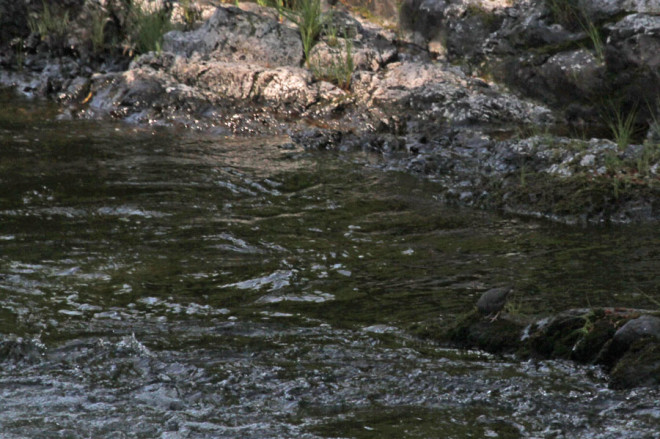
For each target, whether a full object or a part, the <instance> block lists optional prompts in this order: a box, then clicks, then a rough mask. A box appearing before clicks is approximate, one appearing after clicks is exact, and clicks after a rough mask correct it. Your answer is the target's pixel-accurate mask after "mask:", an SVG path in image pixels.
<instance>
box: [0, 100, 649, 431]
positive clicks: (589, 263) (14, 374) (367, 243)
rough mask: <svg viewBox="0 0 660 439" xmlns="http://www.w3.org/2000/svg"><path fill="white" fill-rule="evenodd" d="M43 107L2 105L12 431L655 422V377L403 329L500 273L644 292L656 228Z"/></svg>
mask: <svg viewBox="0 0 660 439" xmlns="http://www.w3.org/2000/svg"><path fill="white" fill-rule="evenodd" d="M5 100H6V99H5ZM3 104H7V105H9V104H8V103H7V102H3ZM49 111H50V110H48V109H44V107H39V106H37V107H34V106H33V105H31V104H30V105H28V104H25V103H23V104H22V106H21V107H19V108H14V109H12V110H11V111H7V112H5V113H4V114H2V115H1V116H0V142H1V143H0V144H1V145H2V146H1V148H0V224H1V228H0V249H1V251H0V294H2V304H1V306H0V335H2V339H4V340H5V343H4V344H3V348H2V358H3V362H2V363H0V392H1V395H2V401H3V404H2V407H0V426H2V432H3V433H2V435H1V436H2V437H8V438H14V437H33V438H39V437H44V438H46V437H49V438H50V437H81V438H83V437H90V436H91V437H145V438H147V437H168V438H170V437H172V438H173V437H184V438H186V437H190V438H205V437H208V438H217V437H241V438H247V437H254V438H261V437H308V438H314V437H356V438H368V437H374V438H375V437H378V438H381V437H392V438H403V437H410V438H413V437H414V438H427V437H455V438H465V437H504V438H509V437H598V438H610V437H611V438H615V437H617V438H618V437H622V436H626V437H658V433H657V426H658V425H659V423H660V410H659V409H658V407H657V404H656V402H657V400H658V397H659V396H660V393H659V391H658V389H640V390H633V391H628V392H614V391H610V390H608V389H607V384H606V381H605V379H604V377H603V376H602V375H601V373H600V372H599V370H598V369H595V368H591V367H582V366H580V367H578V366H576V365H572V364H568V363H562V362H540V363H534V362H518V361H516V360H515V359H511V358H497V357H493V356H490V355H486V354H483V353H479V352H457V351H453V350H447V349H444V348H441V347H439V346H436V345H434V344H433V343H430V342H426V341H420V340H417V339H415V338H413V337H412V336H411V335H410V334H409V333H408V332H407V331H406V328H408V327H410V325H412V324H413V323H415V322H420V321H426V320H430V319H440V320H447V319H453V318H455V317H456V316H457V315H458V314H460V313H463V312H465V311H467V310H469V309H470V308H471V307H472V306H473V305H474V303H475V302H476V298H477V297H478V295H479V294H480V293H481V292H482V291H483V290H484V289H486V288H489V287H490V286H493V285H499V284H504V283H513V284H514V285H515V286H516V291H517V293H516V294H517V296H516V300H517V301H518V304H519V306H520V308H521V311H522V312H525V313H547V312H554V311H559V310H563V309H566V308H570V307H582V306H589V305H592V306H597V305H608V306H629V307H640V308H657V306H658V305H657V304H658V302H660V289H659V285H660V280H659V278H658V276H657V273H658V272H660V234H659V233H658V231H657V228H654V227H646V228H645V227H635V228H630V229H627V228H612V229H609V228H601V229H578V228H569V227H564V226H558V225H554V224H547V223H542V222H536V221H528V220H522V219H517V218H511V217H499V216H497V215H492V214H488V213H485V212H475V211H467V210H460V209H452V208H447V207H443V206H441V205H439V204H438V203H436V201H435V200H434V199H433V196H432V195H433V193H434V186H433V184H432V183H430V182H425V181H422V180H419V179H416V178H413V177H410V176H406V175H400V174H393V173H382V172H380V171H376V170H374V169H372V168H371V167H365V165H364V163H366V162H367V161H369V160H366V159H365V158H363V157H359V156H335V155H331V154H328V153H309V152H305V151H302V150H299V149H296V148H295V147H293V146H292V145H291V144H290V143H288V141H287V139H284V138H268V139H265V138H250V139H246V138H219V137H214V136H211V135H202V134H199V133H190V132H178V131H175V130H152V129H146V128H140V127H134V126H126V125H120V124H111V123H92V122H80V121H78V122H65V121H61V122H50V121H48V120H51V119H52V114H51V113H49Z"/></svg>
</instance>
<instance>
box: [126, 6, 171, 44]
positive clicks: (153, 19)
mask: <svg viewBox="0 0 660 439" xmlns="http://www.w3.org/2000/svg"><path fill="white" fill-rule="evenodd" d="M170 13H171V11H170V10H168V9H166V8H162V9H159V8H153V9H151V8H149V7H145V6H141V5H139V4H137V3H131V7H130V10H129V15H128V16H129V22H130V30H131V32H130V33H129V38H130V41H129V46H130V48H131V49H132V50H134V51H135V52H137V53H147V52H151V51H157V52H159V51H160V48H161V43H162V40H163V35H164V34H165V33H166V32H167V31H169V30H170V29H171V28H172V23H171V21H170Z"/></svg>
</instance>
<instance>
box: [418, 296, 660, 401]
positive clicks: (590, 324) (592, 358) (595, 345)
mask: <svg viewBox="0 0 660 439" xmlns="http://www.w3.org/2000/svg"><path fill="white" fill-rule="evenodd" d="M414 330H415V331H416V332H417V333H418V334H420V335H422V336H424V337H430V338H434V339H437V340H439V341H441V342H445V343H449V344H450V345H453V346H459V347H461V348H474V347H476V348H479V349H483V350H486V351H489V352H493V353H513V354H518V355H520V356H522V357H525V358H529V357H533V358H561V359H570V360H574V361H577V362H580V363H586V364H598V365H601V366H602V367H603V368H604V369H605V370H606V371H608V372H609V373H610V386H611V387H613V388H632V387H641V386H654V385H657V384H659V383H660V318H658V317H657V316H655V315H653V314H651V311H643V310H632V309H613V308H594V309H573V310H568V311H565V312H562V313H559V314H557V315H554V316H550V317H546V318H543V319H534V318H532V317H526V316H522V315H507V314H506V313H505V314H504V315H501V316H500V317H499V318H498V319H497V320H496V321H491V320H490V319H488V318H485V317H484V316H483V315H482V314H481V313H479V312H477V311H475V312H473V313H469V314H467V315H465V316H464V317H463V318H462V319H460V320H459V321H457V322H453V323H452V324H451V325H450V326H448V327H438V326H437V325H436V324H435V323H432V322H431V323H429V324H422V325H419V326H417V327H415V328H414ZM615 346H616V347H615Z"/></svg>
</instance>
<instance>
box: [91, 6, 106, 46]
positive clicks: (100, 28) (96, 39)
mask: <svg viewBox="0 0 660 439" xmlns="http://www.w3.org/2000/svg"><path fill="white" fill-rule="evenodd" d="M90 18H91V22H90V36H91V42H92V50H93V51H94V53H100V52H102V51H103V49H104V48H105V26H106V24H107V23H108V20H109V18H108V13H107V12H106V11H105V10H104V9H101V8H99V9H96V10H93V11H91V12H90Z"/></svg>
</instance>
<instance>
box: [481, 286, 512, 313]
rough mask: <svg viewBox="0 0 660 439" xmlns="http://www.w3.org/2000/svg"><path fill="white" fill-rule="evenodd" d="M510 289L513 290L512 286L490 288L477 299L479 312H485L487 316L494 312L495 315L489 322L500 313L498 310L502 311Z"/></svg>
mask: <svg viewBox="0 0 660 439" xmlns="http://www.w3.org/2000/svg"><path fill="white" fill-rule="evenodd" d="M511 290H513V287H511V286H506V287H500V288H491V289H490V290H488V291H486V292H485V293H483V294H482V295H481V297H480V298H479V300H478V301H477V309H478V310H479V312H480V313H481V314H485V315H486V316H489V317H490V316H492V315H493V314H495V316H494V317H493V318H491V319H490V321H491V322H493V321H495V320H496V319H497V317H498V316H499V315H500V312H502V309H503V308H504V305H505V304H506V297H507V296H508V295H509V293H510V292H511Z"/></svg>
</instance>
